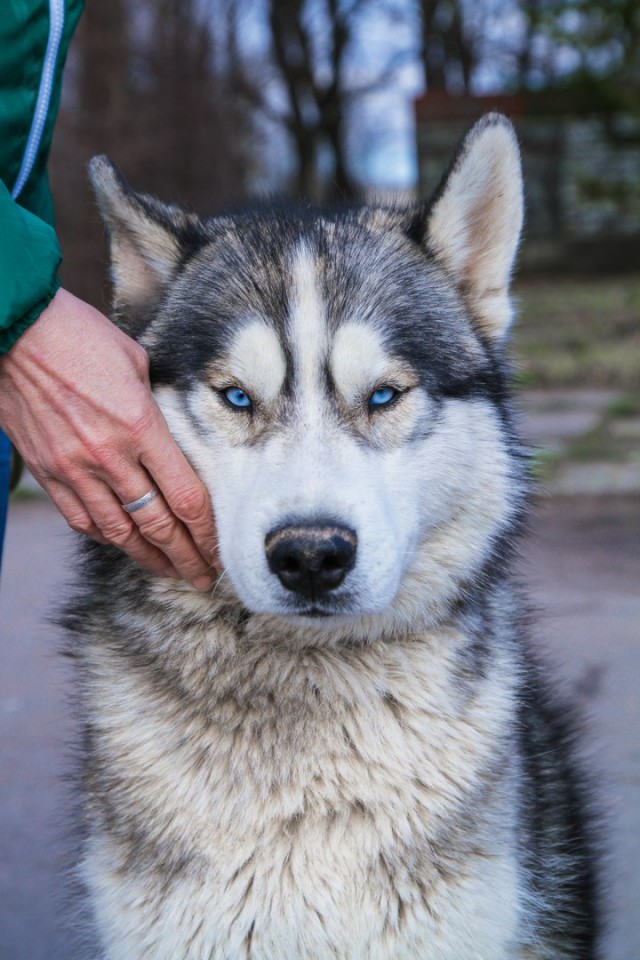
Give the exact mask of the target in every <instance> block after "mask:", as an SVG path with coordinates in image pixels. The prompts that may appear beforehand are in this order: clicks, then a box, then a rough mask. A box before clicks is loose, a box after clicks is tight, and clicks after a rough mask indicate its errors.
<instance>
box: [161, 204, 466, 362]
mask: <svg viewBox="0 0 640 960" xmlns="http://www.w3.org/2000/svg"><path fill="white" fill-rule="evenodd" d="M256 324H262V325H263V326H266V327H268V328H270V329H271V330H272V331H273V332H274V333H275V335H276V337H277V338H278V341H279V344H280V354H281V355H282V356H283V357H284V360H285V362H286V363H287V364H291V363H293V362H295V363H296V365H298V366H299V365H300V364H302V363H304V362H305V361H306V362H309V363H310V362H311V358H312V357H313V358H315V359H317V358H318V357H319V356H320V354H323V353H324V355H325V356H327V357H328V356H329V355H330V354H331V353H332V352H333V355H334V357H335V358H336V362H337V363H338V367H339V369H340V370H342V371H343V372H344V370H345V369H347V368H349V367H351V368H353V365H354V363H359V362H362V363H363V362H365V361H366V360H367V358H370V359H373V357H374V355H375V357H376V360H375V363H377V365H378V366H380V365H381V364H380V356H381V354H382V353H387V354H389V355H391V356H394V357H396V358H400V359H404V360H405V361H406V362H407V363H409V364H413V365H417V366H419V367H420V368H421V369H422V370H423V371H426V370H427V369H429V368H432V367H433V366H434V363H435V366H437V367H438V368H443V367H446V366H447V364H448V363H449V362H450V361H451V362H453V363H458V362H460V361H462V358H463V357H464V361H462V362H468V359H469V356H468V355H469V352H471V353H472V354H473V353H478V352H479V347H478V343H477V341H476V338H475V336H474V335H473V332H472V330H471V327H470V325H469V323H468V322H467V319H466V317H465V313H464V310H463V309H462V306H461V302H460V299H459V297H458V296H457V294H456V292H455V289H454V288H453V286H452V284H451V283H450V282H448V280H447V277H446V275H445V274H444V273H443V272H442V271H441V270H439V268H438V267H437V265H435V264H434V263H433V262H431V261H430V260H429V258H428V256H427V255H426V254H425V253H424V251H423V250H421V249H420V248H419V247H418V245H417V244H415V243H414V242H413V241H411V240H410V239H409V238H408V237H406V236H405V235H404V233H403V232H402V230H401V229H399V228H395V229H394V227H393V225H391V226H389V223H388V222H386V221H384V218H383V219H382V220H380V219H379V220H376V218H375V217H372V216H371V215H369V216H365V215H364V214H362V215H356V214H355V213H353V214H351V215H345V216H336V217H333V218H332V217H324V216H316V217H311V218H299V219H296V218H294V217H289V218H286V217H284V218H283V217H264V218H260V217H256V218H253V219H248V220H246V221H243V220H242V219H240V220H238V221H237V222H235V223H232V224H231V225H230V226H229V225H227V226H226V227H225V229H224V230H222V231H218V232H216V231H214V232H213V235H212V238H211V241H210V242H209V243H208V244H207V245H206V246H205V247H204V248H203V249H202V250H201V251H199V253H198V254H197V255H196V256H195V257H193V258H192V260H191V261H190V262H189V263H187V264H186V265H185V268H184V270H183V272H182V274H181V276H180V277H179V278H178V281H177V283H176V284H175V288H174V289H173V290H172V292H171V293H170V295H169V298H168V301H167V303H166V304H165V308H164V310H163V314H162V317H161V326H162V327H164V333H167V332H168V329H167V328H168V325H171V326H172V328H173V334H174V336H173V337H172V340H173V342H174V345H175V335H176V334H177V330H176V327H177V328H178V329H179V330H180V334H179V335H180V340H181V352H182V353H183V354H184V353H185V352H186V353H187V354H188V364H189V366H188V369H189V371H190V373H191V375H193V374H195V373H196V372H197V370H198V369H202V367H204V366H206V365H207V364H208V363H210V361H211V360H212V359H215V358H216V357H219V356H221V355H224V354H228V353H229V352H233V353H234V354H237V352H238V351H237V347H238V344H241V343H244V344H246V343H247V340H248V339H249V338H247V337H246V336H244V335H242V336H241V331H243V330H245V329H246V328H247V327H248V326H253V327H254V328H255V325H256ZM343 327H344V328H347V330H346V331H345V332H343V333H339V331H340V330H341V328H343ZM259 336H262V337H263V339H264V338H265V335H264V334H260V335H259ZM159 339H161V338H159ZM265 343H266V340H265ZM269 343H270V354H271V355H272V356H274V357H275V356H276V351H275V347H274V339H273V337H272V338H271V339H270V340H269ZM274 362H275V361H274ZM278 363H280V360H278ZM374 365H375V364H374Z"/></svg>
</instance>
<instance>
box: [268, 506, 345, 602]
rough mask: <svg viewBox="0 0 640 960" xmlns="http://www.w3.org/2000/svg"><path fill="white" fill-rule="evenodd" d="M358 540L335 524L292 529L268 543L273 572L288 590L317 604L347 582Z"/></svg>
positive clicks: (282, 530)
mask: <svg viewBox="0 0 640 960" xmlns="http://www.w3.org/2000/svg"><path fill="white" fill-rule="evenodd" d="M357 544H358V538H357V536H356V534H355V533H354V531H353V530H349V528H348V527H341V526H335V525H333V524H322V523H316V524H308V525H307V524H305V525H299V526H298V525H294V524H292V525H290V526H286V527H280V528H278V529H277V530H272V531H271V533H269V534H267V537H266V539H265V550H266V554H267V562H268V564H269V569H270V570H271V572H272V573H274V574H275V575H276V576H277V577H278V579H279V580H280V583H281V584H282V586H283V587H284V588H285V589H286V590H291V591H293V592H294V593H297V594H300V596H303V597H306V598H307V599H309V600H311V601H312V602H315V601H316V600H319V599H321V598H322V597H323V596H325V595H326V594H327V593H329V592H330V591H331V590H335V589H336V588H337V587H339V586H340V584H341V583H342V582H343V581H344V578H345V577H346V576H347V574H348V573H349V571H350V570H352V569H353V567H354V566H355V562H356V549H357Z"/></svg>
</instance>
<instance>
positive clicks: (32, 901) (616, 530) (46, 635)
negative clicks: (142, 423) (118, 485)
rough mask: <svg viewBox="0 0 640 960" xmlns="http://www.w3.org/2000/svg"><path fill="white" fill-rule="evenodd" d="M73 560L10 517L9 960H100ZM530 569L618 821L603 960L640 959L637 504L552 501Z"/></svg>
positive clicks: (3, 761) (6, 620)
mask: <svg viewBox="0 0 640 960" xmlns="http://www.w3.org/2000/svg"><path fill="white" fill-rule="evenodd" d="M68 555H69V535H68V534H67V533H66V532H65V529H64V523H63V522H62V521H61V520H60V519H59V517H58V516H57V514H56V513H55V512H54V511H53V509H52V508H51V507H50V506H49V505H48V504H47V503H46V502H44V501H42V500H31V501H25V502H19V503H16V504H14V505H13V506H12V509H11V512H10V521H9V531H8V543H7V555H6V563H5V570H4V571H3V579H2V584H1V591H0V623H1V625H0V630H1V642H0V960H89V958H91V957H92V952H91V951H90V950H88V949H86V948H84V949H80V948H78V947H77V946H74V945H73V943H74V941H73V937H72V935H71V932H70V929H69V914H70V911H69V907H68V904H66V903H65V897H66V894H65V888H64V884H63V881H62V877H63V874H64V869H65V867H66V865H67V863H68V855H67V851H68V850H69V849H70V843H69V841H68V840H65V838H68V836H69V828H68V823H67V822H66V820H65V815H64V813H63V811H64V809H65V800H66V796H67V792H66V787H65V786H64V783H63V777H64V775H65V772H66V771H68V769H69V762H68V757H67V755H66V746H65V744H66V743H67V741H68V739H69V737H70V731H71V724H70V720H69V715H68V711H67V709H66V707H65V690H66V689H68V687H69V684H65V678H64V676H63V674H64V664H61V662H60V660H59V658H58V657H57V656H56V649H57V640H56V636H55V631H54V630H53V629H52V628H50V627H48V626H47V625H46V623H45V616H46V613H47V611H49V610H50V609H51V608H52V605H54V604H55V603H56V601H57V599H58V597H59V596H60V594H61V592H62V591H64V583H65V578H66V576H67V558H68ZM523 569H524V573H525V575H526V577H527V579H528V581H529V582H530V584H531V586H532V590H533V594H534V597H535V599H536V601H537V602H539V604H540V605H541V606H542V607H543V608H544V610H545V612H544V615H542V617H541V619H540V624H539V635H540V636H541V638H543V640H544V643H545V645H546V646H547V648H548V649H549V651H550V653H551V654H552V655H553V657H554V659H555V660H556V661H557V664H558V671H559V673H561V674H562V675H563V676H564V677H565V678H566V682H567V684H568V685H569V686H570V687H571V688H572V689H573V691H574V692H576V693H577V694H578V696H579V697H580V698H581V699H582V700H583V701H584V702H585V703H586V704H587V705H588V706H589V708H590V712H591V714H592V718H593V721H592V728H593V737H592V739H593V743H594V746H593V748H592V751H591V752H592V754H593V756H594V757H595V760H594V764H595V767H596V769H597V770H598V771H599V774H598V781H599V782H600V783H601V785H602V790H603V797H604V799H605V801H606V803H607V805H608V807H609V809H610V811H611V814H610V816H609V819H608V822H609V827H610V831H611V837H610V841H609V843H610V847H611V851H612V854H611V866H610V871H609V880H608V886H609V890H610V902H611V911H612V921H611V933H610V936H609V938H608V941H607V950H606V954H605V956H604V958H603V960H640V920H639V919H638V917H639V912H638V904H640V879H639V877H640V871H639V870H638V863H639V862H640V747H639V739H638V734H639V732H640V706H639V698H638V690H639V689H640V642H639V637H638V628H639V624H640V597H639V591H638V587H639V584H640V500H639V499H637V498H632V497H626V498H625V497H620V498H615V497H614V498H611V497H609V498H604V497H600V498H589V497H580V498H575V499H562V498H557V499H550V500H548V501H547V502H546V503H544V504H543V506H542V509H541V511H540V513H539V516H538V517H537V519H536V521H535V523H534V526H533V530H532V534H531V536H530V537H529V538H528V540H527V542H526V545H525V550H524V560H523ZM176 960H177V958H176Z"/></svg>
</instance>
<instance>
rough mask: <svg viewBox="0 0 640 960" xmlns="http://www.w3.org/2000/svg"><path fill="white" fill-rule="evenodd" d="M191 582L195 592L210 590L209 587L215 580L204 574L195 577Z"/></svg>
mask: <svg viewBox="0 0 640 960" xmlns="http://www.w3.org/2000/svg"><path fill="white" fill-rule="evenodd" d="M191 582H192V584H193V586H194V587H195V588H196V590H211V587H212V586H213V585H214V583H215V582H216V578H215V577H211V576H209V574H206V575H203V576H201V577H196V578H195V580H192V581H191Z"/></svg>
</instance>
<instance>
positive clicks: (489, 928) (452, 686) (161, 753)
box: [85, 626, 518, 960]
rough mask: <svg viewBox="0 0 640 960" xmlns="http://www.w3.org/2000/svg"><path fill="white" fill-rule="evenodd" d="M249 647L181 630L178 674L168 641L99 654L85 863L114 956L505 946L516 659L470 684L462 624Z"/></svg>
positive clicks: (509, 936) (318, 954)
mask: <svg viewBox="0 0 640 960" xmlns="http://www.w3.org/2000/svg"><path fill="white" fill-rule="evenodd" d="M253 641H254V642H252V640H251V638H250V637H248V638H245V639H244V640H238V638H237V637H235V636H234V635H233V632H232V631H231V630H229V631H228V632H227V633H226V635H225V631H224V630H223V631H221V630H220V627H217V628H213V630H211V629H210V630H207V629H205V628H204V627H202V626H200V627H196V628H194V629H193V630H192V631H191V633H189V631H187V632H186V635H185V633H184V632H183V633H182V639H181V644H182V649H183V650H184V649H189V650H190V656H188V657H185V658H183V659H182V661H181V669H180V670H179V671H177V672H174V673H172V672H171V671H172V669H173V666H172V665H173V660H172V657H171V652H170V647H171V644H170V642H169V644H168V645H167V653H166V659H164V662H163V658H162V657H161V658H160V659H158V660H156V661H155V663H154V668H153V669H149V664H148V662H147V664H146V665H144V666H143V665H142V663H141V664H140V666H139V668H138V669H131V665H130V664H129V665H128V666H127V669H126V670H123V669H122V663H121V662H119V661H120V658H119V657H114V655H113V649H110V648H109V645H108V644H107V645H100V646H95V647H93V649H92V650H91V652H90V655H89V660H88V665H89V677H90V679H89V688H90V689H89V694H90V695H89V697H88V700H89V702H91V703H93V704H94V710H95V728H94V729H95V732H94V736H95V737H96V742H95V744H94V758H95V759H94V762H93V766H92V768H91V771H90V774H89V780H88V788H89V794H90V796H91V795H93V797H94V800H93V804H92V816H93V817H95V818H96V819H97V820H98V821H99V822H100V827H101V829H100V830H99V831H98V832H97V833H98V835H100V836H101V839H99V840H96V841H94V842H93V843H90V845H89V851H88V859H87V861H86V864H85V869H86V873H87V876H90V878H91V885H92V887H93V890H94V894H97V896H98V899H100V888H101V886H103V884H104V889H105V890H107V889H108V890H109V895H108V897H105V898H104V900H103V903H102V904H101V909H100V914H101V916H102V918H103V920H102V927H103V931H102V933H103V937H104V939H105V942H107V943H109V942H110V943H111V945H112V948H111V949H112V952H111V953H110V954H109V955H110V956H113V957H120V956H121V957H123V958H124V957H125V956H136V957H141V958H142V957H147V956H148V957H154V958H156V960H162V958H164V957H166V958H167V960H169V958H170V957H176V956H180V957H184V958H185V960H187V958H191V957H193V958H196V957H204V956H208V955H209V952H208V951H211V949H213V950H214V954H213V955H215V956H216V957H221V958H222V957H229V958H237V957H242V956H247V957H252V958H261V960H267V958H269V960H278V958H280V957H282V958H284V957H291V956H295V957H296V958H299V960H304V958H309V960H311V958H322V957H325V956H326V957H344V958H354V960H355V958H360V957H362V958H363V960H364V958H373V957H380V958H383V957H389V958H391V957H397V958H400V957H403V958H404V957H407V958H409V957H412V956H416V957H422V956H424V955H425V954H424V951H425V949H426V945H427V944H428V950H429V954H428V955H429V957H431V958H434V960H440V958H442V960H444V958H446V957H453V956H456V955H459V956H463V955H471V954H470V951H473V955H474V956H477V957H487V958H489V957H491V958H492V960H495V958H497V957H499V956H502V955H504V956H505V957H508V956H512V955H514V954H513V953H512V950H513V948H514V945H513V937H514V930H515V928H516V926H517V918H516V916H515V912H516V906H515V901H514V896H513V890H514V888H515V884H514V874H515V872H516V871H517V869H518V867H517V864H516V863H515V862H514V859H513V853H512V852H509V850H508V847H509V844H508V842H505V849H504V850H503V851H501V850H499V849H496V843H495V834H496V829H495V828H496V824H497V823H499V824H500V830H501V832H502V833H503V835H504V836H505V838H508V837H509V835H510V833H511V832H512V831H511V830H510V828H509V826H508V824H509V822H513V820H514V816H515V811H514V797H513V794H512V775H513V773H514V771H512V770H511V769H510V767H509V764H510V763H511V762H512V761H510V760H508V759H507V755H508V748H507V746H506V739H507V737H508V730H509V723H510V718H511V716H512V712H513V684H512V683H511V684H510V683H509V677H511V678H512V681H513V680H514V674H515V671H514V665H513V663H512V662H510V657H509V655H508V654H507V653H504V652H503V653H500V654H498V655H495V659H494V661H493V662H492V663H491V664H490V665H488V666H487V679H486V682H485V683H480V684H478V682H477V678H476V681H475V682H474V684H473V685H472V686H471V685H467V684H465V680H464V673H465V667H464V662H465V658H466V657H468V647H469V638H468V637H467V636H465V635H464V633H463V632H462V631H461V630H460V629H459V627H455V626H450V627H448V628H442V629H440V630H439V631H438V632H434V633H425V634H424V635H423V636H421V637H420V638H416V639H412V640H408V641H406V642H404V643H402V642H394V643H390V644H388V643H385V642H382V641H381V642H379V643H377V644H373V645H372V646H371V647H370V648H368V649H363V648H353V649H352V650H349V649H344V648H341V649H340V650H336V649H313V648H309V649H307V650H300V649H298V650H295V649H293V648H292V647H291V646H290V645H289V644H288V643H286V642H285V643H283V644H282V645H278V644H277V643H276V644H274V643H270V644H269V645H260V644H259V643H257V642H256V638H253ZM465 651H466V652H465ZM176 664H177V661H176ZM496 670H497V671H498V672H499V674H500V676H501V684H500V688H499V690H498V688H497V686H496V683H495V678H494V676H493V674H494V671H496ZM505 678H506V680H505ZM497 690H498V692H497ZM131 703H137V704H138V705H139V708H138V713H137V717H136V721H135V723H134V724H132V723H131V712H130V704H131ZM101 717H108V718H109V721H108V724H102V725H101V722H100V718H101ZM110 756H126V757H127V758H128V760H127V767H126V769H124V770H123V768H122V765H121V764H120V765H119V766H118V768H117V769H111V768H110V766H109V761H108V759H107V758H109V757H110ZM107 797H108V803H105V802H104V801H105V798H107ZM141 810H144V818H141V817H140V811H141ZM471 810H472V811H474V812H473V816H471V815H470V812H469V811H471ZM142 823H144V831H143V830H142V826H141V824H142ZM132 857H135V859H136V869H135V871H132V870H131V868H130V864H131V858H132ZM116 874H119V875H120V877H121V878H124V876H125V875H126V880H124V882H121V883H120V884H118V883H114V882H113V881H114V875H116ZM116 891H117V892H116ZM186 903H188V904H189V910H188V911H187V910H185V909H184V905H185V904H186ZM132 904H134V905H135V907H131V905H132ZM462 905H464V906H463V909H462ZM140 911H142V913H143V915H146V921H147V922H146V923H145V924H144V926H145V927H147V928H148V930H151V929H152V930H153V931H154V934H153V942H151V941H149V945H148V946H145V944H144V943H143V942H142V941H140V939H139V938H140V937H142V934H141V933H140V932H139V930H140V927H139V921H140ZM194 917H197V918H198V922H197V925H194V920H193V918H194ZM148 936H149V934H148V931H147V934H146V937H147V938H148ZM483 938H486V942H483ZM497 943H502V944H503V954H500V953H499V952H498V953H496V944H497ZM145 951H146V952H145Z"/></svg>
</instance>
